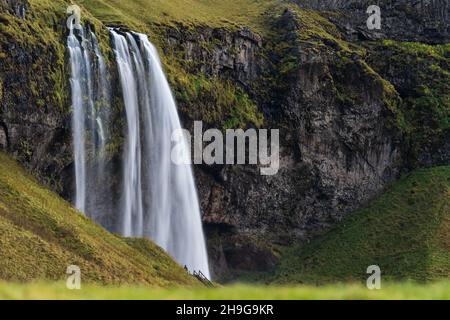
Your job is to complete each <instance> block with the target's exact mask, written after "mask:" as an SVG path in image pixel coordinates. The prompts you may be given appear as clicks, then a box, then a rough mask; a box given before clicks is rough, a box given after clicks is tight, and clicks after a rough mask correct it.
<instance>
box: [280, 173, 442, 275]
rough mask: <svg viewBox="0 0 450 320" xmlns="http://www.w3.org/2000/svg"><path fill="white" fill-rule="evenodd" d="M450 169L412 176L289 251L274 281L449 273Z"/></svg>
mask: <svg viewBox="0 0 450 320" xmlns="http://www.w3.org/2000/svg"><path fill="white" fill-rule="evenodd" d="M449 235H450V167H438V168H432V169H420V170H417V171H415V172H413V173H410V174H408V175H407V176H406V177H404V178H403V179H402V180H401V181H399V182H397V183H396V184H395V185H393V186H392V187H391V188H390V190H388V192H386V193H385V194H383V195H382V196H381V197H379V198H378V199H377V200H375V201H373V202H372V203H371V204H370V205H368V206H367V207H366V208H364V209H361V210H358V211H357V212H355V213H353V214H352V215H351V216H349V217H347V218H346V219H344V221H342V222H341V223H339V224H337V225H336V226H335V228H334V229H333V230H331V231H330V232H329V233H327V234H326V235H324V236H322V237H319V238H318V239H316V240H314V241H313V242H311V243H310V244H308V245H305V246H303V247H295V248H291V249H289V250H287V251H286V252H285V253H284V254H283V255H282V258H281V263H280V265H279V266H278V268H277V270H276V272H275V276H274V279H272V280H274V281H275V282H279V283H287V282H289V283H291V282H295V283H323V282H334V281H361V280H363V281H364V280H365V279H367V277H368V275H367V274H366V269H367V267H368V266H370V265H378V266H379V267H380V268H381V273H382V277H383V278H384V279H389V280H394V279H400V278H401V279H414V280H417V281H428V280H434V279H439V278H444V279H445V278H449V277H450V237H449Z"/></svg>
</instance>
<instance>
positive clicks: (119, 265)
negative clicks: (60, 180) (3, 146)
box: [0, 153, 197, 286]
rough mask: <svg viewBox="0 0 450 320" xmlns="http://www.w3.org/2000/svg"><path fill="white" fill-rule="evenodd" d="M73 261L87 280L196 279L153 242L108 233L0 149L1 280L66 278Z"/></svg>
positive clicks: (172, 281) (185, 282) (171, 282)
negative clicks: (40, 182) (67, 269)
mask: <svg viewBox="0 0 450 320" xmlns="http://www.w3.org/2000/svg"><path fill="white" fill-rule="evenodd" d="M72 264H74V265H78V266H79V267H80V268H81V272H82V281H83V282H96V283H103V284H126V283H130V284H131V283H141V284H147V285H155V286H172V285H178V284H180V285H181V284H182V285H194V284H196V283H197V282H196V280H194V279H193V278H192V277H191V276H189V275H188V274H187V273H186V272H185V271H184V270H183V268H182V267H181V266H179V265H178V264H176V263H175V262H174V261H173V260H172V259H171V258H170V257H169V256H168V255H167V254H165V253H164V252H163V250H161V249H160V248H158V247H157V246H155V245H154V244H152V243H151V242H149V241H147V240H137V239H135V240H134V239H123V238H120V237H118V236H115V235H112V234H110V233H108V232H107V231H105V230H104V229H102V228H101V227H100V226H98V225H96V224H94V223H93V222H91V221H90V220H89V219H87V218H85V217H84V216H82V215H81V214H80V213H79V212H77V211H76V210H75V209H73V208H72V207H71V206H70V205H69V204H68V203H67V202H66V201H64V200H62V199H61V198H59V197H58V196H57V195H55V194H54V193H52V192H51V191H49V190H47V189H45V188H43V187H41V186H40V185H38V183H36V182H35V180H34V179H33V178H32V177H30V176H29V175H28V174H26V173H25V172H24V170H22V169H21V168H20V167H19V166H18V165H17V164H16V163H15V162H14V161H12V160H11V159H9V158H8V157H7V156H5V155H4V154H2V153H0V279H3V280H10V281H28V280H34V279H48V280H61V279H65V278H66V274H65V272H66V268H67V266H69V265H72Z"/></svg>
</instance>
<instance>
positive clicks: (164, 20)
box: [78, 0, 280, 31]
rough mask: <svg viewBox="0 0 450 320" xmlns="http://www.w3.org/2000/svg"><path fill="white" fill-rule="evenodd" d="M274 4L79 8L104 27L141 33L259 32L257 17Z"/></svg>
mask: <svg viewBox="0 0 450 320" xmlns="http://www.w3.org/2000/svg"><path fill="white" fill-rule="evenodd" d="M277 2H280V1H276V0H246V1H242V0H170V1H167V0H84V1H79V2H78V3H80V4H82V5H83V6H84V7H85V8H87V9H88V10H89V11H90V12H92V13H93V14H94V15H95V16H96V17H97V18H99V19H100V20H102V21H104V22H105V23H117V24H126V25H127V26H129V27H135V28H137V29H143V28H146V27H148V26H149V25H150V24H166V25H167V24H178V23H182V24H186V25H189V24H195V25H199V24H204V25H208V26H210V27H234V26H237V25H246V26H249V27H252V28H254V29H255V30H260V31H262V30H263V28H262V27H261V15H262V14H263V13H264V12H265V11H267V10H268V9H270V8H271V6H272V5H273V4H274V3H277Z"/></svg>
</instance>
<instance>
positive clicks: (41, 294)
mask: <svg viewBox="0 0 450 320" xmlns="http://www.w3.org/2000/svg"><path fill="white" fill-rule="evenodd" d="M0 299H67V300H72V299H76V300H78V299H83V300H100V299H106V300H108V299H114V300H116V299H119V300H126V299H130V300H155V299H156V300H178V299H181V300H222V299H227V300H248V299H255V300H318V299H331V300H344V299H358V300H390V299H395V300H403V299H424V300H426V299H439V300H448V299H450V283H449V282H437V283H431V284H427V285H420V284H416V283H412V282H411V283H387V284H384V283H382V285H381V290H368V289H367V288H366V287H365V286H363V285H358V284H336V285H328V286H324V287H314V286H296V287H276V286H270V287H266V286H247V285H234V286H227V287H221V288H215V289H206V288H204V289H200V288H198V289H192V288H191V289H187V288H178V289H169V290H166V289H161V288H159V289H158V288H146V287H99V286H83V284H82V285H81V290H68V289H67V288H66V286H65V284H64V283H53V284H49V283H34V284H28V285H18V284H11V283H0Z"/></svg>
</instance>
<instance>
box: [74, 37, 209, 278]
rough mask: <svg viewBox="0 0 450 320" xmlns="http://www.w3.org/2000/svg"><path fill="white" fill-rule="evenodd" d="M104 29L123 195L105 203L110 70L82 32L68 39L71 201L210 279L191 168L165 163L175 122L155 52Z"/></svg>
mask: <svg viewBox="0 0 450 320" xmlns="http://www.w3.org/2000/svg"><path fill="white" fill-rule="evenodd" d="M110 33H111V39H112V43H113V49H114V53H115V57H116V64H117V70H118V75H119V80H120V88H121V94H122V98H123V103H124V108H125V109H124V111H125V112H124V113H125V115H124V117H125V119H124V120H126V122H125V124H124V126H125V132H124V149H123V157H122V160H121V163H122V178H121V182H120V185H121V188H122V190H121V192H119V193H120V195H121V199H120V201H118V203H117V204H116V203H114V204H112V203H110V202H111V201H108V200H106V199H108V198H107V197H108V196H109V197H111V194H112V191H111V190H107V189H106V188H107V186H108V185H109V182H110V180H111V179H114V177H113V176H114V175H113V172H112V170H107V169H106V167H105V166H106V162H107V159H106V149H107V145H108V142H109V139H110V135H111V132H110V131H111V128H112V126H113V124H111V119H110V112H111V97H110V87H111V85H110V82H109V73H108V70H107V69H108V68H107V66H106V64H105V59H104V58H103V56H102V53H101V50H100V47H99V44H98V40H97V38H96V36H95V34H94V33H93V32H91V31H90V30H88V29H83V30H76V31H71V32H70V34H69V37H68V49H69V52H70V64H71V72H72V75H71V79H70V83H71V89H72V110H73V113H72V130H73V144H74V146H73V148H74V158H75V161H74V162H75V180H76V192H75V193H76V197H75V205H76V207H77V208H78V209H79V210H80V211H82V212H84V213H85V214H86V215H88V216H89V217H91V218H92V219H94V220H95V221H97V222H99V223H101V224H103V225H104V226H105V227H108V228H109V229H112V230H113V231H116V232H119V233H121V234H122V235H124V236H127V237H146V238H149V239H152V240H153V241H155V242H156V243H157V244H158V245H159V246H161V247H162V248H163V249H165V250H166V251H167V252H168V253H169V254H170V255H171V256H172V257H173V258H174V259H175V260H176V261H178V263H180V264H181V265H185V266H186V267H187V268H188V269H189V270H191V271H202V273H204V275H205V276H206V277H208V278H210V273H209V266H208V257H207V252H206V245H205V239H204V234H203V229H202V223H201V217H200V207H199V201H198V196H197V191H196V187H195V182H194V175H193V172H192V168H191V166H190V165H176V164H174V163H173V162H172V161H171V151H172V141H171V137H172V133H173V132H174V131H175V130H177V129H181V124H180V120H179V117H178V113H177V108H176V104H175V100H174V98H173V95H172V92H171V89H170V87H169V84H168V82H167V79H166V77H165V74H164V71H163V68H162V65H161V62H160V59H159V55H158V52H157V50H156V49H155V47H154V46H153V45H152V44H151V43H150V42H149V40H148V38H147V36H146V35H143V34H138V33H130V32H125V33H123V32H120V31H118V30H113V29H111V30H110ZM184 148H186V149H187V148H188V145H187V143H186V144H185V145H184ZM108 205H109V206H112V207H111V208H108V209H106V208H107V206H108ZM105 212H106V213H107V215H109V216H108V217H106V218H105V217H104V215H105ZM110 221H113V222H110Z"/></svg>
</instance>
